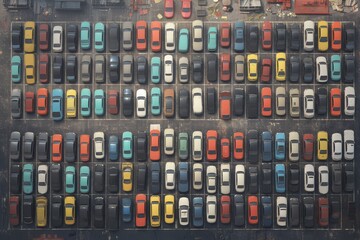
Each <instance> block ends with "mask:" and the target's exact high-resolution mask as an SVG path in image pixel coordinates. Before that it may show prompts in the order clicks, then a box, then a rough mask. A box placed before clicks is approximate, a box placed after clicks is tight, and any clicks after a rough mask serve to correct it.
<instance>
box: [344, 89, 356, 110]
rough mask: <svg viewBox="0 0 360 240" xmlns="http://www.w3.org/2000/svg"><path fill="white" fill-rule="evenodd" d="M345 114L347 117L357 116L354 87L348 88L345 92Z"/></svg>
mask: <svg viewBox="0 0 360 240" xmlns="http://www.w3.org/2000/svg"><path fill="white" fill-rule="evenodd" d="M344 95H345V98H344V113H345V115H346V116H354V114H355V90H354V88H353V87H346V88H345V90H344Z"/></svg>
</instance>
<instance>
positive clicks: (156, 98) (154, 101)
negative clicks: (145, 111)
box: [151, 87, 161, 116]
mask: <svg viewBox="0 0 360 240" xmlns="http://www.w3.org/2000/svg"><path fill="white" fill-rule="evenodd" d="M160 113H161V90H160V88H158V87H154V88H152V89H151V114H152V115H154V116H158V115H160Z"/></svg>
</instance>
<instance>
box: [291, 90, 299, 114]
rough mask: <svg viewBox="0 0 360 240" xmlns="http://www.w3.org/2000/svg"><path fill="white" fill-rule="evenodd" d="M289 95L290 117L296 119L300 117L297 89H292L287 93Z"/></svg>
mask: <svg viewBox="0 0 360 240" xmlns="http://www.w3.org/2000/svg"><path fill="white" fill-rule="evenodd" d="M289 95H290V99H289V100H290V116H291V117H293V118H298V117H299V116H300V92H299V89H297V88H292V89H290V91H289Z"/></svg>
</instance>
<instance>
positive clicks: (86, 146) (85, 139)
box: [80, 134, 91, 162]
mask: <svg viewBox="0 0 360 240" xmlns="http://www.w3.org/2000/svg"><path fill="white" fill-rule="evenodd" d="M90 146H91V144H90V135H88V134H82V135H80V160H81V161H82V162H88V161H89V160H90Z"/></svg>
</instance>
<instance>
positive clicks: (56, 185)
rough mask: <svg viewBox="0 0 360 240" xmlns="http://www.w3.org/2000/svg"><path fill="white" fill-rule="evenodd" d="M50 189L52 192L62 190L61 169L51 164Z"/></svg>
mask: <svg viewBox="0 0 360 240" xmlns="http://www.w3.org/2000/svg"><path fill="white" fill-rule="evenodd" d="M50 171H51V173H50V183H51V189H52V190H53V191H54V192H59V191H61V188H62V168H61V165H60V164H52V165H51V168H50Z"/></svg>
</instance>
